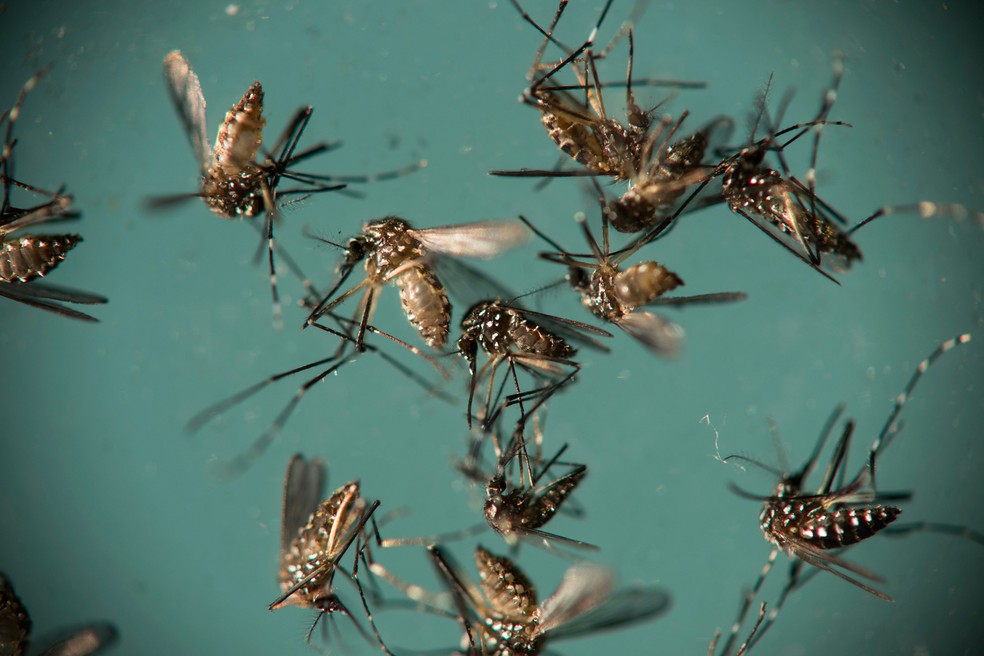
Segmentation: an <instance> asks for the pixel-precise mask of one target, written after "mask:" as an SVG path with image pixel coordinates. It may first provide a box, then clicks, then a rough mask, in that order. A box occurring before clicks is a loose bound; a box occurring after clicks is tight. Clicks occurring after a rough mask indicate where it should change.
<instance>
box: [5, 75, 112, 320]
mask: <svg viewBox="0 0 984 656" xmlns="http://www.w3.org/2000/svg"><path fill="white" fill-rule="evenodd" d="M47 70H48V69H47V68H44V69H42V70H40V71H38V72H37V73H35V74H34V75H33V76H31V78H30V79H29V80H28V81H27V82H26V83H25V84H24V86H23V87H22V88H21V91H20V94H19V95H18V96H17V100H16V101H15V103H14V106H13V107H12V108H11V109H10V110H9V111H5V112H4V113H3V114H0V125H3V123H4V122H6V123H7V128H6V133H5V136H4V144H3V151H2V153H0V181H2V183H3V203H2V205H0V296H5V297H7V298H9V299H11V300H14V301H17V302H19V303H24V304H25V305H30V306H32V307H36V308H40V309H42V310H47V311H49V312H54V313H55V314H60V315H62V316H64V317H68V318H71V319H79V320H82V321H92V322H96V321H98V319H96V318H95V317H92V316H90V315H88V314H85V313H84V312H79V311H78V310H74V309H72V308H68V307H65V306H64V305H61V303H79V304H85V305H95V304H102V303H106V302H107V299H106V298H105V297H104V296H100V295H98V294H91V293H89V292H84V291H80V290H76V289H70V288H67V287H59V286H54V285H49V284H41V283H39V282H36V279H37V278H42V277H44V276H45V275H46V274H48V273H50V272H51V270H52V269H54V268H55V267H56V266H58V264H59V263H60V262H61V261H62V260H64V259H65V257H66V255H67V254H68V252H69V251H70V250H72V249H73V248H75V246H76V245H78V243H79V242H80V241H82V237H81V236H80V235H77V234H48V235H44V234H34V233H28V234H21V235H20V236H19V237H18V236H12V235H14V233H16V232H18V231H20V230H23V229H25V228H28V227H30V226H35V225H39V224H42V223H47V222H50V221H58V220H64V219H74V218H77V217H78V215H77V213H75V212H74V211H73V210H72V197H71V196H68V195H66V194H65V193H63V190H61V189H60V190H58V191H57V192H50V191H45V190H43V189H39V188H38V187H34V186H32V185H29V184H26V183H23V182H20V181H18V180H16V179H15V178H14V172H13V168H14V146H15V145H16V139H14V125H15V124H16V123H17V119H18V118H19V117H20V114H21V109H22V107H23V104H24V101H25V100H26V98H27V96H28V94H29V93H30V92H31V91H32V90H33V89H34V87H35V86H37V83H38V81H39V80H40V79H41V77H42V76H43V75H44V74H45V73H46V72H47ZM15 187H16V188H19V189H22V190H25V191H28V192H31V193H33V194H35V195H38V196H42V197H44V198H46V199H47V200H46V201H45V202H42V203H39V204H37V205H34V206H30V207H23V208H22V207H17V206H15V205H14V204H13V201H12V193H13V189H14V188H15ZM31 281H35V282H31ZM26 283H30V284H26Z"/></svg>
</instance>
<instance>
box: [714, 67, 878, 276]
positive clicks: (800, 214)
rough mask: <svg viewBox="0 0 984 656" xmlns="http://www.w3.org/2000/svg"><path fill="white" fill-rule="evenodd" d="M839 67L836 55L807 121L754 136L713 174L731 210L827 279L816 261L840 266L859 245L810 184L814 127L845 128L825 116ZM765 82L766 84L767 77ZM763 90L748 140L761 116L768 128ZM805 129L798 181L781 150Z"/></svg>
mask: <svg viewBox="0 0 984 656" xmlns="http://www.w3.org/2000/svg"><path fill="white" fill-rule="evenodd" d="M843 70H844V66H843V61H842V60H841V59H840V58H836V59H835V62H834V81H833V83H832V84H831V86H830V88H829V89H828V90H827V91H826V92H825V93H824V94H823V100H822V102H821V105H820V109H819V111H818V112H817V114H816V116H815V117H814V118H813V120H811V121H809V122H807V123H800V124H796V125H792V126H790V127H787V128H784V129H782V130H779V131H777V132H772V133H771V134H769V135H768V136H766V137H764V138H763V139H760V140H758V141H754V142H753V143H751V144H750V145H749V146H746V147H745V148H742V149H741V150H740V151H738V152H737V153H736V154H735V155H733V156H731V157H729V158H727V159H725V160H724V161H723V162H721V164H720V165H719V166H718V169H717V171H716V173H715V175H720V176H721V193H722V195H723V197H724V200H725V201H726V202H727V203H728V205H729V207H730V208H731V210H732V211H733V212H735V213H736V214H738V215H740V216H742V217H744V218H745V219H747V220H748V221H749V222H750V223H752V224H753V225H755V226H756V227H757V228H759V229H760V230H762V231H763V232H765V233H766V234H767V235H769V237H771V238H772V239H773V240H774V241H776V242H777V243H779V244H780V245H781V246H783V247H784V248H785V249H786V250H788V251H789V252H790V253H792V254H793V255H795V256H796V257H798V258H799V259H801V260H803V261H804V262H806V263H807V264H808V265H810V266H811V267H813V268H814V269H816V270H817V271H818V272H820V273H821V274H823V275H824V276H826V277H827V278H830V279H831V280H834V278H833V277H832V276H831V275H830V274H829V273H827V272H826V271H825V270H823V269H822V268H821V263H825V264H826V265H827V266H828V267H829V268H831V269H832V270H834V271H846V270H847V269H849V268H850V267H851V264H852V263H853V262H854V261H855V260H860V259H861V250H860V249H859V248H858V247H857V245H856V244H855V243H854V242H853V241H852V240H851V239H850V237H849V236H848V234H847V232H846V230H845V229H844V228H842V227H841V226H844V225H846V223H847V220H846V218H845V217H844V216H843V215H841V214H840V213H838V212H837V211H836V210H834V209H833V208H832V207H830V205H828V204H827V203H826V202H824V201H823V200H821V199H820V198H818V197H817V195H816V192H815V189H814V186H815V185H814V181H815V177H816V176H815V173H814V172H815V169H816V160H817V151H818V146H819V139H820V132H821V131H822V129H823V128H824V126H826V125H841V126H845V127H850V125H849V124H847V123H844V122H842V121H830V120H828V119H827V117H828V115H829V114H830V110H831V109H832V108H833V104H834V101H835V100H836V99H837V89H838V87H839V86H840V81H841V77H842V75H843ZM769 82H770V85H771V77H770V80H769ZM767 95H768V87H767V89H766V92H765V93H764V94H762V96H761V97H760V98H759V100H758V104H759V111H758V116H757V117H756V121H755V125H754V126H753V128H752V139H754V134H755V131H756V130H757V128H758V123H759V122H760V121H761V120H762V119H763V117H764V118H765V122H766V127H767V128H771V125H772V121H771V120H770V119H769V117H768V115H767V111H766V98H767ZM789 100H791V96H787V97H786V99H784V101H783V103H782V106H781V108H780V111H779V114H778V116H777V119H776V123H777V124H778V123H780V122H781V120H782V114H783V113H784V110H785V107H786V105H787V104H788V102H789ZM811 129H812V130H813V132H814V135H815V139H814V143H813V151H812V155H811V165H810V169H809V170H808V172H807V176H806V177H807V181H808V183H809V184H808V185H804V184H803V183H801V182H800V181H799V180H798V179H796V178H795V177H794V176H793V175H792V174H791V173H790V171H789V167H788V165H787V164H786V160H785V156H784V155H783V151H784V150H785V148H787V147H788V146H789V145H790V144H792V143H793V142H794V141H796V140H797V139H799V138H801V137H802V136H804V135H805V134H807V133H808V132H809V131H810V130H811ZM770 132H771V130H770ZM790 133H793V135H792V136H791V137H789V138H788V139H786V140H785V141H782V142H781V141H780V139H779V137H782V136H784V135H787V134H790ZM770 152H775V153H777V155H778V158H779V162H780V164H781V165H782V169H783V171H782V172H779V171H777V170H775V169H773V168H771V167H770V166H768V165H767V164H766V163H765V158H766V156H767V155H768V154H769V153H770ZM824 258H826V259H825V260H824ZM834 282H836V280H834Z"/></svg>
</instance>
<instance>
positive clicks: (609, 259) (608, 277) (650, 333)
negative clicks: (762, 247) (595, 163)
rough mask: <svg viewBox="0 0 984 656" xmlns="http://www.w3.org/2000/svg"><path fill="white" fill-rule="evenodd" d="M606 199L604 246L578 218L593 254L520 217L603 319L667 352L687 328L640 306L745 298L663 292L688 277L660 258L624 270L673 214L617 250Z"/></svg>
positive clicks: (739, 294)
mask: <svg viewBox="0 0 984 656" xmlns="http://www.w3.org/2000/svg"><path fill="white" fill-rule="evenodd" d="M601 203H602V213H601V214H602V244H601V245H600V246H599V244H598V242H597V240H596V239H595V238H594V235H593V234H592V233H591V229H590V228H589V227H588V225H587V222H586V221H585V220H584V217H578V223H579V224H580V226H581V230H582V232H583V234H584V238H585V240H586V241H587V243H588V246H589V248H590V249H591V256H590V257H587V258H582V257H578V256H575V255H572V254H571V253H570V252H568V251H566V250H565V249H564V248H562V247H561V246H560V245H559V244H558V243H557V242H555V241H553V240H552V239H551V238H549V237H547V236H546V235H545V234H544V233H543V232H542V231H540V230H539V229H537V228H536V227H534V226H533V224H532V223H530V222H529V221H528V220H527V219H526V218H525V217H522V216H520V219H521V220H522V221H523V222H524V223H526V225H527V226H529V228H530V230H532V231H533V232H535V233H536V234H537V235H538V236H539V237H540V238H541V239H543V240H544V241H545V242H547V243H548V244H549V245H550V246H551V247H553V248H554V249H555V251H556V252H554V253H541V254H540V257H542V258H544V259H546V260H549V261H551V262H557V263H559V264H563V265H564V266H566V267H567V268H568V269H567V271H568V272H567V281H568V283H569V284H570V286H571V287H572V288H573V289H574V290H575V291H576V292H578V293H579V294H581V302H582V303H583V304H584V306H585V307H586V308H587V309H588V310H589V311H590V312H591V313H592V314H594V315H595V316H596V317H598V318H599V319H603V320H605V321H607V322H609V323H612V324H615V325H616V326H618V327H619V328H621V329H622V330H623V331H624V332H625V333H626V334H628V335H629V336H631V337H632V338H634V339H636V340H638V341H639V343H640V344H642V345H643V346H645V347H646V348H648V349H649V350H651V351H653V352H654V353H656V354H658V355H664V356H667V355H672V354H674V353H675V352H676V351H677V349H678V348H679V345H680V342H681V340H682V339H683V328H681V327H680V326H679V325H677V324H676V323H674V322H672V321H669V320H668V319H664V318H662V317H660V316H659V315H655V314H652V313H649V312H646V311H643V310H639V308H640V307H643V306H652V305H670V306H674V307H683V306H686V305H689V304H703V303H724V302H732V301H741V300H744V299H745V298H746V294H744V293H743V292H718V293H712V294H701V295H698V296H664V294H665V293H666V292H669V291H672V290H673V289H675V288H676V287H678V286H680V285H682V284H683V280H681V279H680V277H679V276H677V275H676V274H675V273H673V272H672V271H670V270H669V269H667V268H666V267H665V266H663V265H662V264H660V263H659V262H655V261H649V262H642V263H640V264H634V265H632V266H630V267H627V268H625V269H622V268H621V264H622V262H624V261H625V260H626V259H628V258H629V257H630V256H632V255H634V254H635V252H636V251H638V250H639V248H641V247H642V246H644V245H646V244H647V243H648V242H650V241H652V240H654V239H656V238H658V237H659V236H660V235H661V234H662V233H664V232H665V230H666V229H667V228H668V227H669V226H670V225H672V219H666V220H664V221H663V222H662V224H661V227H660V229H659V230H654V231H651V232H650V233H648V234H647V235H646V236H645V238H644V239H639V240H636V241H634V242H633V243H632V244H630V245H629V246H627V247H626V248H624V249H622V250H620V251H617V252H615V253H613V252H612V250H611V246H610V243H609V239H608V225H609V221H608V216H607V212H606V211H605V210H604V200H602V201H601ZM585 260H587V261H585Z"/></svg>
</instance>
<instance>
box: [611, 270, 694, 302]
mask: <svg viewBox="0 0 984 656" xmlns="http://www.w3.org/2000/svg"><path fill="white" fill-rule="evenodd" d="M682 284H683V280H681V279H680V276H678V275H677V274H675V273H673V272H672V271H670V270H669V269H667V268H666V267H665V266H663V265H662V264H660V263H659V262H641V263H639V264H635V265H633V266H630V267H629V268H627V269H625V270H623V271H620V272H619V273H618V274H617V275H616V276H615V294H616V296H617V297H618V299H619V301H621V303H622V305H624V306H626V307H628V308H629V309H630V310H632V309H635V308H637V307H639V306H641V305H646V304H648V303H651V302H652V301H654V300H655V299H657V298H659V297H660V296H662V295H663V294H665V293H666V292H668V291H671V290H673V289H676V288H677V287H679V286H680V285H682Z"/></svg>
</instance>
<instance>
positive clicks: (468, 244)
mask: <svg viewBox="0 0 984 656" xmlns="http://www.w3.org/2000/svg"><path fill="white" fill-rule="evenodd" d="M528 237H529V233H528V232H527V231H526V228H525V227H523V225H522V224H520V223H519V222H517V221H481V222H478V223H465V224H461V225H453V226H443V227H439V228H424V229H420V230H418V229H415V228H412V227H411V226H410V224H409V223H408V222H407V221H406V220H404V219H401V218H399V217H395V216H388V217H384V218H382V219H377V220H375V221H370V222H369V223H367V224H366V225H365V227H364V228H363V229H362V234H360V235H358V236H356V237H353V238H352V239H350V240H349V242H348V246H347V247H345V249H344V250H345V257H344V259H343V261H342V263H341V265H340V266H339V279H338V282H337V283H336V284H335V286H334V287H332V289H331V291H329V292H328V294H327V295H326V296H325V297H324V298H323V299H322V300H321V302H320V303H318V305H317V307H315V308H314V310H313V311H312V312H311V314H310V315H308V318H307V321H306V322H305V326H309V325H311V324H312V323H314V322H315V321H316V320H317V319H318V317H320V316H321V315H322V314H324V313H325V312H330V311H331V310H333V309H334V308H335V307H337V306H338V305H339V304H341V303H342V302H344V301H345V300H346V299H348V298H349V297H351V296H353V295H355V294H357V293H358V292H360V291H362V290H363V289H364V290H365V291H364V293H363V295H362V299H361V301H360V303H359V307H358V309H357V312H356V315H355V316H356V317H358V324H359V328H358V332H357V335H356V338H355V340H356V348H357V349H359V350H361V349H362V342H363V338H364V335H365V326H366V325H367V323H368V322H369V321H370V319H371V317H372V314H373V310H374V308H375V306H376V301H377V299H378V296H379V293H380V291H381V289H382V287H383V286H384V285H385V284H386V283H388V282H392V283H393V284H395V285H396V286H397V288H398V289H399V290H400V302H401V303H402V305H403V311H404V313H405V314H406V315H407V320H408V321H409V322H410V324H411V325H412V326H413V327H414V328H415V329H416V330H417V332H418V333H420V336H421V337H422V338H423V340H424V341H425V342H426V343H427V345H428V346H430V347H431V348H434V349H440V348H441V347H442V346H443V345H444V344H445V342H446V341H447V336H448V329H449V326H450V324H451V303H450V302H449V301H448V295H447V291H446V290H445V286H444V284H443V283H442V282H441V280H440V279H439V278H438V275H437V271H436V269H435V266H434V265H435V257H436V256H438V255H454V256H460V257H477V258H492V257H495V256H496V255H498V254H500V253H501V252H503V251H505V250H507V249H510V248H514V247H516V246H518V245H520V244H521V243H523V242H524V241H526V239H527V238H528ZM336 246H338V245H337V244H336ZM363 260H365V265H364V266H365V271H366V277H365V278H363V279H362V281H361V282H359V283H358V284H356V285H354V286H353V287H351V288H350V289H348V290H347V291H345V292H344V293H342V294H339V295H337V296H335V293H336V292H337V291H338V289H339V288H340V287H341V286H342V285H343V284H344V283H345V281H346V280H347V279H348V277H349V276H350V275H351V274H352V271H354V270H355V267H356V265H358V263H359V262H361V261H363Z"/></svg>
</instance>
